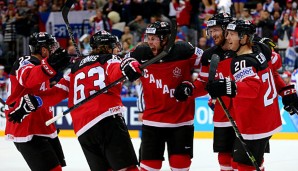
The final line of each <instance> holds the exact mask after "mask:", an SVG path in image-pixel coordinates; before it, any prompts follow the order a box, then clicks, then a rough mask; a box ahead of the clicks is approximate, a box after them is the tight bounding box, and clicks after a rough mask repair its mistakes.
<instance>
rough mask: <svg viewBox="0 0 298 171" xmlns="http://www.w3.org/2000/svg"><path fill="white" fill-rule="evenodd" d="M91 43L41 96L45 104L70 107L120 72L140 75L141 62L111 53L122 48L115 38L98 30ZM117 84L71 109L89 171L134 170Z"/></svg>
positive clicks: (114, 79)
mask: <svg viewBox="0 0 298 171" xmlns="http://www.w3.org/2000/svg"><path fill="white" fill-rule="evenodd" d="M90 46H91V47H92V52H91V53H90V55H89V56H87V57H85V58H83V59H82V60H79V61H77V62H76V63H75V64H74V66H73V67H72V69H71V72H70V74H69V75H67V76H66V77H65V78H63V79H61V80H60V81H59V82H58V83H57V84H56V85H55V86H54V87H53V88H52V89H51V90H49V91H47V92H45V93H44V94H43V95H41V96H40V98H41V99H42V101H43V103H44V105H49V104H51V105H54V104H57V103H58V102H59V101H61V100H62V99H64V98H68V106H69V107H71V106H74V105H76V104H78V103H80V102H81V101H82V100H84V99H86V98H88V97H89V96H90V95H92V94H94V93H95V92H96V91H99V90H100V89H102V88H104V87H105V86H106V85H109V84H111V83H112V82H114V81H116V80H117V79H119V78H120V77H122V76H123V75H125V76H126V77H127V78H128V79H129V80H130V81H134V80H136V79H138V78H139V77H140V76H141V70H140V68H139V66H140V65H139V63H138V62H137V61H136V60H135V59H133V58H127V59H125V60H123V61H121V59H120V58H119V56H117V55H116V54H118V53H119V52H120V49H121V46H120V43H119V41H118V38H117V37H116V36H114V35H111V34H110V33H108V32H106V31H104V30H102V31H99V32H97V33H96V34H94V35H93V36H92V37H91V39H90ZM121 87H122V83H119V84H117V85H115V86H114V87H112V88H110V89H109V90H107V91H106V92H104V93H103V94H101V95H98V96H96V97H95V98H94V99H92V100H90V101H89V102H86V103H85V104H83V105H82V106H80V107H79V108H77V109H75V110H74V111H72V112H71V117H72V121H73V126H74V131H75V133H76V135H77V136H78V140H79V143H80V145H81V147H82V149H83V152H84V155H85V157H86V159H87V162H88V165H89V167H90V170H92V171H107V170H123V171H137V170H138V168H137V164H138V161H137V157H136V154H135V151H134V148H133V145H132V142H131V139H130V135H129V133H128V129H127V127H126V124H125V121H124V118H123V113H124V111H125V108H124V106H123V104H122V101H121V97H120V93H121ZM34 106H36V104H35V105H34ZM19 114H20V113H19ZM20 115H21V114H20ZM32 117H34V116H32Z"/></svg>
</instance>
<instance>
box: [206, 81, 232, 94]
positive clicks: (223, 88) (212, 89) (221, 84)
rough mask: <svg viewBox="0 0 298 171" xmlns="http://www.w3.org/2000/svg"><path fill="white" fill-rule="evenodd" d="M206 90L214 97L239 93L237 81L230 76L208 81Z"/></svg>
mask: <svg viewBox="0 0 298 171" xmlns="http://www.w3.org/2000/svg"><path fill="white" fill-rule="evenodd" d="M206 90H207V91H208V93H209V95H210V96H211V97H212V98H217V97H220V96H228V97H235V96H236V94H237V91H236V90H237V87H236V83H235V81H231V80H230V79H228V78H225V79H219V80H214V81H212V82H208V83H207V85H206Z"/></svg>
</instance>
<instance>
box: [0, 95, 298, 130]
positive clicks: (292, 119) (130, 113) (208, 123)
mask: <svg viewBox="0 0 298 171" xmlns="http://www.w3.org/2000/svg"><path fill="white" fill-rule="evenodd" d="M207 101H208V98H207V97H203V98H197V99H196V105H195V119H194V126H195V131H196V132H212V131H213V122H212V118H213V111H212V110H211V109H210V108H209V106H208V104H207ZM123 103H124V105H125V106H126V107H127V110H126V112H125V113H124V118H125V120H126V123H127V126H128V129H129V130H140V129H141V125H142V123H141V122H140V121H139V120H138V115H139V113H138V109H137V107H136V98H123ZM279 106H280V114H281V118H282V124H283V127H282V131H281V132H282V133H295V134H297V131H298V115H292V116H290V115H289V114H288V113H287V112H286V111H285V110H284V109H283V105H282V102H281V99H279ZM0 109H1V112H0V130H2V131H3V130H4V129H5V116H4V113H3V111H4V106H3V105H1V106H0ZM66 109H67V101H66V100H65V101H62V102H61V103H59V104H58V105H57V106H55V107H54V113H55V114H57V113H60V112H63V111H65V110H66ZM268 117H270V113H269V114H268ZM56 125H57V127H58V128H60V129H61V130H72V120H71V116H70V115H69V114H67V115H66V116H65V117H63V118H62V119H60V120H58V121H57V122H56Z"/></svg>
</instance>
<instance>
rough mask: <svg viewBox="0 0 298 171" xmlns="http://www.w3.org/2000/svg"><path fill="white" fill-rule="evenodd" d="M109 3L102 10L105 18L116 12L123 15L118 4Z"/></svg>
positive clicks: (112, 1) (109, 0)
mask: <svg viewBox="0 0 298 171" xmlns="http://www.w3.org/2000/svg"><path fill="white" fill-rule="evenodd" d="M107 1H108V2H107V3H106V4H105V5H104V6H103V8H102V13H103V14H104V16H105V17H107V16H108V14H109V13H110V12H111V11H116V12H118V13H119V14H121V8H120V6H119V4H118V3H116V1H114V0H107Z"/></svg>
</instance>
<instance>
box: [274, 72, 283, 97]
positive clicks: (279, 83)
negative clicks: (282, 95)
mask: <svg viewBox="0 0 298 171" xmlns="http://www.w3.org/2000/svg"><path fill="white" fill-rule="evenodd" d="M273 77H274V82H275V86H276V90H277V92H279V91H280V90H281V89H282V88H283V87H285V86H286V83H285V82H284V80H283V79H282V78H281V77H280V75H279V73H278V72H277V71H275V72H273Z"/></svg>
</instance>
